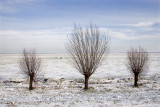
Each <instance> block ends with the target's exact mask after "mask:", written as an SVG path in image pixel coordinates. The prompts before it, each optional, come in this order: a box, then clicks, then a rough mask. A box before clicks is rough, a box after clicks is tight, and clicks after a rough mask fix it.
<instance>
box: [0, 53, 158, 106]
mask: <svg viewBox="0 0 160 107" xmlns="http://www.w3.org/2000/svg"><path fill="white" fill-rule="evenodd" d="M19 56H20V55H15V54H8V55H6V54H0V107H1V106H42V107H44V106H51V107H53V106H56V107H59V106H60V107H61V106H71V107H72V106H87V107H88V106H95V107H97V106H98V107H103V106H105V107H106V106H109V107H110V106H111V107H113V106H127V107H128V106H138V107H139V106H140V107H153V106H155V107H159V106H160V53H154V54H153V53H152V54H150V63H151V64H150V69H149V71H148V73H147V75H146V76H145V77H143V78H142V79H141V80H140V81H139V84H140V87H139V88H134V87H133V78H132V75H131V74H130V73H129V72H128V70H127V69H126V67H125V63H126V62H125V60H126V57H125V54H122V53H121V54H110V55H109V56H108V59H107V61H106V62H105V63H104V64H103V65H102V66H101V68H100V69H98V70H97V72H95V74H93V75H92V77H91V78H90V80H89V87H90V89H89V90H88V91H84V90H83V76H82V75H81V74H79V73H78V72H76V70H75V69H74V68H73V67H72V66H71V65H70V63H69V61H68V56H67V55H50V54H45V55H44V54H41V55H40V57H42V59H43V71H42V72H41V76H40V78H41V81H40V82H39V83H38V84H35V85H34V86H35V90H33V91H28V84H27V81H26V80H25V79H23V75H22V74H21V72H20V71H19V69H18V65H17V62H18V58H19ZM44 79H47V81H44Z"/></svg>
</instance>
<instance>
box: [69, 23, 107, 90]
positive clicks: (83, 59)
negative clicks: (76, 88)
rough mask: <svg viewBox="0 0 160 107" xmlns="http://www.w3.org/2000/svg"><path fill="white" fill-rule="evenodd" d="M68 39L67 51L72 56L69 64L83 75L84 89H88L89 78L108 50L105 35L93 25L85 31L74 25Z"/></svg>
mask: <svg viewBox="0 0 160 107" xmlns="http://www.w3.org/2000/svg"><path fill="white" fill-rule="evenodd" d="M68 39H69V43H68V44H67V50H68V52H69V53H70V55H71V56H72V58H71V62H72V64H73V66H74V67H75V68H76V69H77V70H78V71H79V72H80V73H81V74H83V75H84V78H85V87H84V89H88V80H89V78H90V76H91V75H92V74H93V73H94V72H95V71H96V70H97V68H98V67H99V66H100V65H101V63H102V61H103V60H104V59H105V56H104V55H105V54H107V52H108V50H109V48H108V47H109V45H108V42H109V41H108V38H107V35H106V34H105V33H104V32H101V31H100V29H99V28H98V27H97V26H96V25H94V24H90V26H89V27H87V28H85V29H82V27H81V26H80V25H76V24H75V26H74V29H73V31H72V34H71V35H70V37H69V38H68Z"/></svg>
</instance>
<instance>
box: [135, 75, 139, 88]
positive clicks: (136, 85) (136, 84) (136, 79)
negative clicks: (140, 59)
mask: <svg viewBox="0 0 160 107" xmlns="http://www.w3.org/2000/svg"><path fill="white" fill-rule="evenodd" d="M138 74H139V73H134V86H135V87H138V83H137V82H138Z"/></svg>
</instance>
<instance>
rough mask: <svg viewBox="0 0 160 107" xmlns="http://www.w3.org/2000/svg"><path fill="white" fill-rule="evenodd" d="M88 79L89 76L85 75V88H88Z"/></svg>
mask: <svg viewBox="0 0 160 107" xmlns="http://www.w3.org/2000/svg"><path fill="white" fill-rule="evenodd" d="M88 80H89V76H86V75H85V87H84V89H85V90H87V89H88Z"/></svg>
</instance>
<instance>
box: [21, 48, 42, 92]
mask: <svg viewBox="0 0 160 107" xmlns="http://www.w3.org/2000/svg"><path fill="white" fill-rule="evenodd" d="M19 68H20V70H21V71H22V72H23V74H24V75H25V76H26V77H27V79H29V90H32V89H33V86H32V84H33V82H37V75H38V73H39V71H40V70H41V59H40V58H38V57H37V54H36V50H35V49H33V50H31V51H27V50H26V49H24V50H23V54H22V57H21V58H20V59H19Z"/></svg>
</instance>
